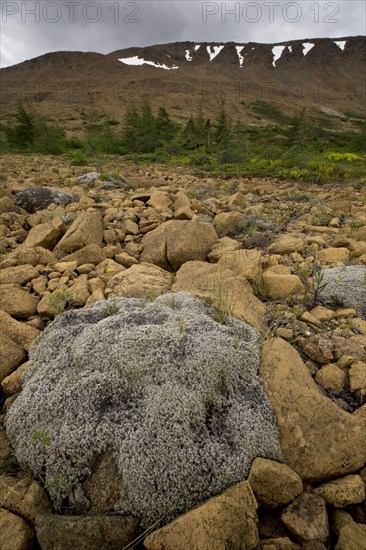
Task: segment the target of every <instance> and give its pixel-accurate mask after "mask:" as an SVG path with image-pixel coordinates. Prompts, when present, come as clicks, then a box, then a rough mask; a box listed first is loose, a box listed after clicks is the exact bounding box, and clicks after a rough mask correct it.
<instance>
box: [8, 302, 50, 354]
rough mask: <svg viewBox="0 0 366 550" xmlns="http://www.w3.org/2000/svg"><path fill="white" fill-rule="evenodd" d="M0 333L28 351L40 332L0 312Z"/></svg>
mask: <svg viewBox="0 0 366 550" xmlns="http://www.w3.org/2000/svg"><path fill="white" fill-rule="evenodd" d="M0 327H1V331H2V332H3V333H4V334H6V335H7V336H8V337H9V338H11V339H12V340H13V341H14V342H15V343H16V344H19V346H21V347H22V348H23V349H25V350H26V351H29V350H30V348H31V347H32V344H33V341H34V340H35V339H36V338H37V336H39V334H40V331H39V330H37V329H36V328H33V327H30V326H29V325H26V324H25V323H21V322H20V321H16V320H15V319H13V318H12V317H11V316H10V315H9V314H8V313H6V312H5V311H1V310H0Z"/></svg>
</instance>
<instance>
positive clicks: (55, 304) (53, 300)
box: [48, 291, 73, 315]
mask: <svg viewBox="0 0 366 550" xmlns="http://www.w3.org/2000/svg"><path fill="white" fill-rule="evenodd" d="M72 300H73V296H72V294H71V292H68V291H65V292H59V291H56V292H53V294H51V296H49V297H48V303H49V306H50V310H51V311H52V313H54V314H55V315H60V313H62V312H63V311H65V309H67V307H68V306H69V305H70V304H71V303H72Z"/></svg>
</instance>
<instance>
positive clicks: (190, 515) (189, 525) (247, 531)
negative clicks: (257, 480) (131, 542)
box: [144, 481, 259, 550]
mask: <svg viewBox="0 0 366 550" xmlns="http://www.w3.org/2000/svg"><path fill="white" fill-rule="evenodd" d="M256 510H257V502H256V500H255V498H254V495H253V492H252V490H251V488H250V485H249V483H248V482H247V481H243V482H242V483H240V484H239V485H236V486H235V487H232V488H231V489H229V490H228V491H225V493H223V494H221V495H219V496H217V497H214V498H211V499H210V500H208V501H207V502H205V503H204V504H202V505H201V506H198V507H197V508H194V509H193V510H191V511H190V512H187V513H186V514H184V515H183V516H180V517H178V518H177V519H175V520H174V521H172V522H171V523H169V524H168V525H166V526H165V527H163V528H162V529H159V530H158V531H155V532H154V533H152V534H151V535H149V536H148V537H146V539H145V540H144V546H145V548H147V550H163V549H164V548H165V549H167V550H168V549H172V550H173V549H174V550H188V549H189V550H213V549H215V550H226V549H227V550H229V549H230V550H243V549H245V550H251V549H253V548H256V547H257V545H258V543H259V538H258V531H257V521H258V519H257V513H256Z"/></svg>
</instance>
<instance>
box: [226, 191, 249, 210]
mask: <svg viewBox="0 0 366 550" xmlns="http://www.w3.org/2000/svg"><path fill="white" fill-rule="evenodd" d="M227 204H231V205H232V206H239V207H240V208H245V207H246V206H247V200H246V198H245V195H244V194H243V193H242V192H241V191H238V192H237V193H234V195H231V196H230V197H229V198H228V200H227Z"/></svg>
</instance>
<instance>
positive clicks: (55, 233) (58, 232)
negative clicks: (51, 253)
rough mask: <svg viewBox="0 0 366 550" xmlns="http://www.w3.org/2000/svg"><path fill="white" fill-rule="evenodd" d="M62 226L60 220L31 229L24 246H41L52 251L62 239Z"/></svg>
mask: <svg viewBox="0 0 366 550" xmlns="http://www.w3.org/2000/svg"><path fill="white" fill-rule="evenodd" d="M63 228H64V224H63V223H62V221H61V220H60V219H56V220H52V221H50V222H46V223H42V224H40V225H36V226H35V227H33V228H32V229H31V230H30V231H29V233H28V237H27V238H26V239H25V241H24V246H27V247H35V246H41V247H43V248H47V249H49V250H53V249H54V248H55V246H56V244H57V243H58V241H59V240H60V239H61V237H62V230H63Z"/></svg>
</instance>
